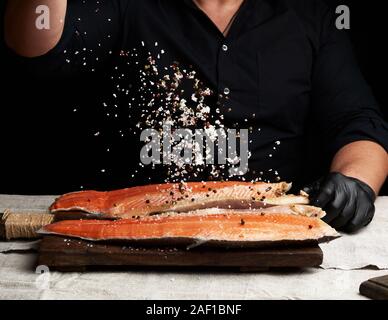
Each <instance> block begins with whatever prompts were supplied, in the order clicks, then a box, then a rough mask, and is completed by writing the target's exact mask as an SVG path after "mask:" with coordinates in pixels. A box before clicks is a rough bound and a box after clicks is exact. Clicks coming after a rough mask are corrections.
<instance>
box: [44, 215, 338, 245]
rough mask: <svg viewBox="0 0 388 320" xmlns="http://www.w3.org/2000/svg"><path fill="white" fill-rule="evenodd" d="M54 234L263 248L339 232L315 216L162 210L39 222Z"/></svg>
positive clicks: (329, 237) (325, 237) (324, 237)
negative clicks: (112, 217) (120, 216)
mask: <svg viewBox="0 0 388 320" xmlns="http://www.w3.org/2000/svg"><path fill="white" fill-rule="evenodd" d="M39 233H40V234H55V235H61V236H67V237H75V238H80V239H86V240H90V241H107V240H120V241H125V242H129V243H132V242H135V243H140V244H152V245H170V244H173V245H177V244H184V245H191V246H193V244H194V245H195V244H197V245H198V244H201V245H222V246H224V247H262V246H269V245H271V246H272V245H279V244H281V243H286V244H293V243H298V244H299V243H301V242H322V241H328V240H332V239H334V238H336V237H338V236H339V234H338V233H337V232H336V231H335V230H334V229H333V228H331V227H330V226H329V225H327V224H326V223H325V222H323V221H322V220H320V219H319V218H316V217H309V216H305V215H290V214H282V213H279V214H275V213H268V214H260V213H253V212H243V213H240V212H231V213H227V214H217V213H215V214H203V215H201V214H200V215H198V214H197V213H184V214H175V213H170V214H168V213H167V214H163V215H160V216H151V217H144V218H140V219H121V220H114V221H112V220H64V221H60V222H56V223H53V224H50V225H47V226H45V227H43V229H41V230H40V231H39Z"/></svg>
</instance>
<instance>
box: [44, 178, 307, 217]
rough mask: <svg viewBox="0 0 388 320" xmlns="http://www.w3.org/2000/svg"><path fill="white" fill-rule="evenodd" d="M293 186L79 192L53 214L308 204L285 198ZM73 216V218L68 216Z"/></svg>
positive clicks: (57, 205)
mask: <svg viewBox="0 0 388 320" xmlns="http://www.w3.org/2000/svg"><path fill="white" fill-rule="evenodd" d="M290 187H291V184H289V183H286V182H279V183H263V182H258V183H252V182H238V181H228V182H188V183H175V184H174V183H172V184H170V183H167V184H154V185H146V186H139V187H132V188H127V189H121V190H114V191H105V192H103V191H79V192H72V193H68V194H65V195H63V196H61V197H59V198H58V199H57V200H56V201H55V202H54V203H53V204H52V205H51V207H50V210H51V212H52V213H55V214H63V215H65V216H66V213H71V212H73V213H74V212H78V213H82V215H85V216H91V217H92V218H93V217H94V218H103V219H125V218H132V217H137V216H147V215H152V214H159V213H163V212H169V211H174V212H188V211H193V210H198V209H206V208H214V207H216V208H224V209H255V208H263V207H270V206H274V205H290V204H308V202H309V201H308V197H307V196H304V195H300V196H295V195H286V193H287V191H289V189H290ZM68 216H70V214H68Z"/></svg>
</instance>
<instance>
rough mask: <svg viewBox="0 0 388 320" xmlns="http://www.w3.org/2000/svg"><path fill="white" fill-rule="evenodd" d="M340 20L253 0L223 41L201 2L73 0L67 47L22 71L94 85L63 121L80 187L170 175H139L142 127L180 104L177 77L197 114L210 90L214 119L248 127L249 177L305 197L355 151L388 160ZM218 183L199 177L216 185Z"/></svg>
mask: <svg viewBox="0 0 388 320" xmlns="http://www.w3.org/2000/svg"><path fill="white" fill-rule="evenodd" d="M335 18H336V16H335V13H334V11H333V10H331V9H329V8H327V7H326V6H325V5H324V4H323V2H322V1H319V0H246V1H244V3H243V4H242V6H241V8H240V10H239V12H238V14H237V16H236V19H235V20H234V22H233V24H232V26H231V28H230V30H229V33H228V34H227V36H226V37H224V36H223V34H222V33H221V32H220V31H219V30H218V29H217V28H216V26H215V25H214V24H213V23H212V22H211V20H210V19H209V18H208V17H207V16H206V15H205V13H204V12H202V11H201V10H200V9H199V8H198V7H197V6H196V5H195V4H194V3H193V2H192V1H191V0H184V1H174V0H139V1H136V0H101V1H99V2H96V1H79V0H76V1H69V4H68V9H67V16H66V21H65V30H64V34H63V36H62V38H61V40H60V42H59V43H58V45H57V46H56V47H55V48H54V49H53V50H51V51H50V52H49V53H48V54H46V55H44V56H42V57H38V58H35V59H26V60H24V59H22V60H23V61H21V65H24V66H25V64H26V63H27V65H28V66H32V68H33V69H34V70H35V71H36V72H39V73H41V74H43V73H45V74H49V75H50V76H56V75H58V74H62V75H65V76H66V77H70V78H66V79H68V80H67V81H70V82H71V79H72V77H73V79H76V78H77V79H80V78H82V77H85V79H89V80H85V81H92V82H90V83H93V85H92V86H91V85H90V83H87V82H84V83H82V86H81V88H80V87H78V88H76V89H74V90H75V91H74V92H71V93H70V96H72V97H71V99H70V100H71V101H72V102H71V103H68V104H67V106H66V108H65V109H66V110H62V111H58V112H62V113H63V114H66V121H67V123H65V124H62V126H63V127H64V128H65V127H67V128H69V129H70V130H69V129H67V130H65V131H66V132H67V134H68V139H66V138H65V139H63V141H61V146H60V149H61V151H62V155H64V154H73V155H75V156H74V157H73V158H72V159H73V161H71V163H69V162H68V163H67V166H66V167H65V168H62V171H63V172H66V175H68V177H72V179H73V182H72V184H71V185H72V186H71V187H72V188H79V187H81V186H82V187H84V188H100V189H111V188H118V187H124V186H128V185H131V184H142V183H148V182H151V181H153V182H155V181H163V180H164V179H165V177H166V176H168V175H169V174H170V175H171V173H168V172H165V171H164V170H163V169H164V167H163V166H156V168H155V169H154V170H149V169H150V168H143V167H141V166H139V152H140V148H141V146H142V144H141V143H139V130H138V129H139V128H137V125H138V124H139V123H141V126H140V127H141V128H144V127H145V126H146V125H145V124H147V123H148V122H146V121H147V115H149V116H150V117H148V120H150V119H151V120H155V119H156V120H160V119H159V118H158V117H159V116H161V115H160V114H161V113H163V115H165V111H161V112H159V113H158V112H157V111H156V110H158V109H159V108H162V109H166V108H168V106H170V105H169V104H167V102H166V99H167V93H166V91H165V90H164V89H163V87H162V88H161V87H160V84H161V82H160V81H162V80H163V77H166V76H167V78H165V79H166V82H167V86H171V85H173V82H174V79H175V78H174V74H175V75H176V72H177V70H178V73H179V75H180V76H181V77H182V81H181V82H179V85H178V87H179V88H178V90H179V91H180V95H181V99H182V98H184V99H185V101H186V102H187V104H188V105H190V103H191V104H192V105H195V103H198V101H196V102H194V101H193V99H192V98H193V94H194V100H195V99H196V100H198V97H195V94H196V93H198V90H200V91H201V92H204V91H206V89H209V90H210V92H211V94H210V95H206V94H205V98H204V104H206V106H209V107H210V109H211V113H212V118H211V119H212V120H211V121H217V120H220V119H221V122H222V123H223V124H225V126H226V127H229V128H249V130H250V135H249V140H250V145H249V149H250V151H251V153H252V156H251V158H250V160H249V169H250V170H249V172H248V174H246V175H245V176H244V177H243V178H245V179H256V178H258V179H260V180H269V181H277V180H287V181H294V182H295V184H296V186H297V187H300V186H301V185H302V184H303V183H305V182H307V181H308V180H311V179H312V178H313V177H315V176H317V175H319V174H322V173H323V171H324V170H326V169H327V165H328V164H329V163H330V160H331V159H332V157H333V156H334V154H335V153H336V152H337V151H338V150H339V149H340V148H341V147H343V146H344V145H346V144H348V143H351V142H354V141H357V140H370V141H376V142H378V143H379V144H381V145H382V146H383V147H384V148H385V149H387V150H388V125H387V123H386V122H384V120H383V119H382V117H381V115H380V113H379V109H378V106H377V103H376V101H375V99H374V97H373V95H372V93H371V91H370V89H369V87H368V85H367V84H366V82H365V81H364V79H363V77H362V75H361V73H360V71H359V69H358V67H357V64H356V61H355V58H354V56H353V53H352V48H351V44H350V42H349V40H348V38H347V36H346V34H345V32H344V31H339V30H337V29H336V27H335ZM153 68H154V70H153ZM193 72H194V73H193ZM85 75H86V76H85ZM90 79H92V80H90ZM97 79H98V80H97ZM155 83H158V84H159V86H157V85H156V84H155ZM83 88H85V90H83ZM86 88H88V90H86ZM75 92H77V94H76V93H75ZM80 93H83V94H84V97H83V98H80V97H79V95H80ZM64 117H65V116H64ZM56 121H57V123H58V124H59V123H60V122H61V119H57V120H56ZM206 121H208V120H206ZM206 121H204V123H196V124H195V125H194V126H195V127H201V126H204V125H205V126H206V125H207V124H206ZM151 122H152V121H151ZM152 124H154V122H152ZM152 124H150V126H152ZM72 172H77V173H78V174H77V175H75V174H73V175H72ZM80 172H81V173H82V174H79V173H80ZM209 173H210V172H209V170H208V171H207V172H203V173H201V174H198V175H194V176H192V175H191V176H190V177H191V178H192V179H206V180H207V179H209ZM240 178H242V177H240Z"/></svg>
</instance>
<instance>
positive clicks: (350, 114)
mask: <svg viewBox="0 0 388 320" xmlns="http://www.w3.org/2000/svg"><path fill="white" fill-rule="evenodd" d="M333 11H334V10H326V14H324V15H323V19H322V21H323V23H322V27H321V32H320V41H319V48H318V50H317V56H316V60H315V63H314V70H313V77H312V84H313V92H312V117H313V125H314V127H315V130H317V132H318V137H319V140H320V142H322V145H323V147H324V151H325V155H327V156H328V157H330V159H332V157H333V156H334V155H335V153H336V152H337V151H338V150H339V149H341V148H342V147H343V146H345V145H347V144H349V143H351V142H355V141H360V140H369V141H374V142H377V143H378V144H380V145H381V146H382V147H384V148H385V150H387V151H388V124H387V122H386V121H384V119H383V116H382V114H381V113H380V110H379V106H378V104H377V102H376V100H375V98H374V96H373V94H372V92H371V89H370V88H369V86H368V85H367V83H366V81H365V80H364V78H363V76H362V74H361V71H360V69H359V67H358V65H357V62H356V59H355V56H354V53H353V50H352V45H351V43H350V40H349V38H348V35H347V34H346V32H345V31H343V30H338V29H337V28H336V26H335V19H336V16H335V14H334V12H333Z"/></svg>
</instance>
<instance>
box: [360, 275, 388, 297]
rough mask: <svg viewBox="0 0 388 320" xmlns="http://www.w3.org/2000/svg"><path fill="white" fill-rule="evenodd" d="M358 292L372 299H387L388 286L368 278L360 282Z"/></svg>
mask: <svg viewBox="0 0 388 320" xmlns="http://www.w3.org/2000/svg"><path fill="white" fill-rule="evenodd" d="M360 294H361V295H363V296H365V297H367V298H370V299H373V300H388V288H387V287H386V286H383V285H380V284H378V283H376V282H374V281H370V280H367V281H364V282H363V283H361V285H360Z"/></svg>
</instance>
